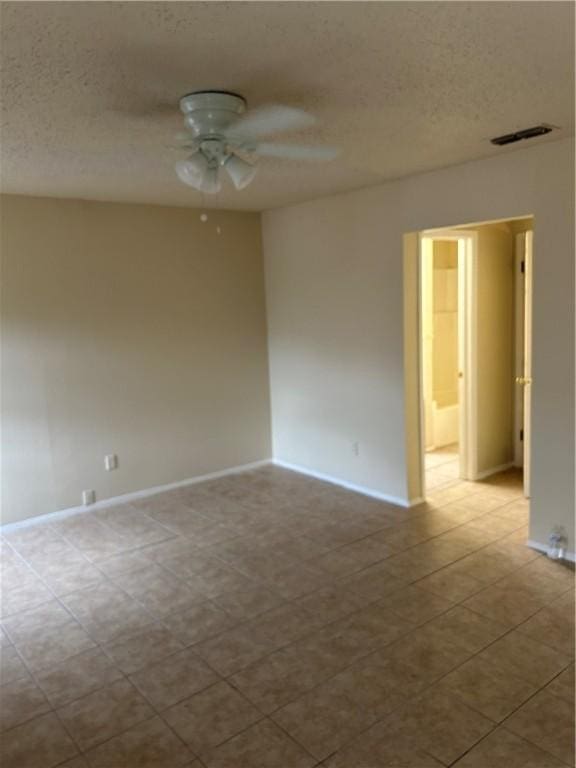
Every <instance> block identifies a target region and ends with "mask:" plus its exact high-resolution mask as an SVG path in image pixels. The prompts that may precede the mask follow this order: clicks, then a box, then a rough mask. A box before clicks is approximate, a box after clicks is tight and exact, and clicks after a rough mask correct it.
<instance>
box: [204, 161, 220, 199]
mask: <svg viewBox="0 0 576 768" xmlns="http://www.w3.org/2000/svg"><path fill="white" fill-rule="evenodd" d="M221 187H222V185H221V183H220V179H219V178H218V166H217V165H209V166H208V167H207V168H206V170H205V171H204V176H203V178H202V183H201V185H200V187H199V189H200V191H201V192H204V193H205V194H207V195H215V194H216V193H217V192H220V189H221Z"/></svg>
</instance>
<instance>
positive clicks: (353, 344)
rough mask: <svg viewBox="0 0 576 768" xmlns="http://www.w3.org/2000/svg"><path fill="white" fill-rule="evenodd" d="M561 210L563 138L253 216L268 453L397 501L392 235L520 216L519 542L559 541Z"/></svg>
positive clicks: (568, 262)
mask: <svg viewBox="0 0 576 768" xmlns="http://www.w3.org/2000/svg"><path fill="white" fill-rule="evenodd" d="M573 206H574V187H573V154H572V140H571V139H570V140H566V141H559V142H554V143H549V144H543V145H537V144H536V145H535V146H533V147H528V148H526V149H519V150H515V151H509V150H506V149H504V150H503V152H502V154H501V155H500V156H496V157H493V158H490V159H487V160H480V161H476V162H472V163H467V164H465V165H460V166H455V167H452V168H448V169H445V170H440V171H434V172H431V173H427V174H423V175H419V176H414V177H411V178H407V179H404V180H400V181H396V182H390V183H387V184H382V185H381V186H378V187H373V188H369V189H364V190H359V191H356V192H351V193H347V194H340V195H336V196H333V197H328V198H322V199H320V200H316V201H313V202H310V203H306V204H303V205H298V206H293V207H290V208H284V209H281V210H275V211H270V212H267V213H265V214H264V216H263V240H264V252H265V259H266V281H267V282H266V284H267V306H268V321H269V354H270V377H271V398H272V425H273V449H274V455H275V456H276V457H277V458H279V459H281V460H284V461H286V462H289V463H292V464H297V465H301V466H303V467H305V468H307V469H309V470H312V471H316V472H322V473H325V474H328V475H332V476H334V477H336V478H340V479H341V480H344V481H347V482H350V483H355V484H358V485H362V486H365V487H368V488H371V489H373V490H375V491H379V492H381V493H382V494H387V495H389V496H391V497H396V498H400V499H404V500H407V499H408V498H409V495H410V494H409V491H408V488H409V486H411V485H412V477H411V476H410V475H409V473H408V462H407V458H406V457H407V455H408V456H411V457H412V459H411V463H413V461H414V457H415V455H416V454H415V452H414V440H415V436H414V434H413V433H414V429H415V419H414V418H413V409H415V408H416V407H417V397H416V396H415V392H416V389H415V387H414V386H413V384H414V383H413V381H410V380H409V377H406V376H405V361H404V355H405V353H406V362H407V366H408V367H407V368H406V371H407V370H408V368H409V367H411V366H412V362H413V357H414V355H413V351H414V350H413V349H412V350H410V349H409V348H408V347H409V345H408V346H407V347H406V349H405V347H404V338H403V309H404V305H403V301H404V297H403V267H404V268H405V269H406V274H407V275H408V276H413V268H412V266H411V265H410V264H409V263H406V264H403V235H404V234H405V233H412V232H416V231H419V230H422V229H432V228H437V227H451V226H456V225H459V224H472V223H476V222H482V221H491V220H496V219H508V218H515V217H520V216H528V215H534V217H535V221H534V253H535V256H534V282H535V285H534V339H533V343H534V370H533V374H534V376H533V378H534V385H533V409H534V411H533V418H532V424H533V435H534V437H533V454H532V456H533V476H532V500H531V501H532V522H531V538H533V539H535V540H537V541H541V542H544V541H546V539H547V535H548V532H549V530H550V528H551V527H552V525H554V524H556V523H558V524H562V525H564V526H565V527H566V528H567V529H568V530H569V531H570V536H571V545H570V548H571V549H573V548H574V546H573V531H574V522H573V513H574V435H573V431H574V429H573V428H574V402H573V377H574V233H573V218H572V217H573ZM406 243H407V244H409V245H412V246H413V245H414V238H413V237H412V238H411V239H406ZM412 250H413V251H414V250H415V249H414V248H412ZM407 308H408V309H410V307H408V306H407ZM414 332H415V326H413V327H411V328H410V329H409V333H410V334H411V336H410V338H407V342H409V341H411V340H412V341H413V339H411V337H412V336H413V334H414ZM405 385H406V386H407V389H406V390H405ZM406 397H408V398H409V402H408V407H409V409H410V415H409V416H406V414H405V405H406V402H405V398H406ZM405 416H406V418H405ZM406 427H408V429H409V433H408V434H407V431H406ZM355 441H358V443H359V447H360V455H359V456H357V457H356V456H355V455H354V454H353V451H352V447H351V445H352V443H353V442H355Z"/></svg>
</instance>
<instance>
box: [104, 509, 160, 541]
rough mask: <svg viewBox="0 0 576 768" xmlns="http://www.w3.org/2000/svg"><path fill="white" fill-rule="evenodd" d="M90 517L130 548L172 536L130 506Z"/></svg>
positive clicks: (108, 510)
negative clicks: (126, 543) (130, 546)
mask: <svg viewBox="0 0 576 768" xmlns="http://www.w3.org/2000/svg"><path fill="white" fill-rule="evenodd" d="M92 515H93V517H94V518H95V519H96V520H98V522H100V523H103V524H104V525H105V526H106V527H107V528H109V529H110V530H111V531H112V532H113V533H115V534H116V536H117V537H118V538H121V539H123V540H124V541H128V542H129V543H130V545H132V546H139V547H142V546H145V545H146V544H155V543H157V542H159V541H164V540H166V539H170V538H172V537H173V536H174V533H173V531H169V530H168V529H167V528H165V527H164V526H162V525H160V524H159V523H158V522H156V521H155V520H153V519H152V518H150V517H147V516H146V515H143V514H142V513H141V512H139V511H138V510H137V509H135V508H134V507H132V506H131V505H130V504H119V505H118V506H116V507H108V508H107V509H100V510H98V511H97V512H93V513H92Z"/></svg>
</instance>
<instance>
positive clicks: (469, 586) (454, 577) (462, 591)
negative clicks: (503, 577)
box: [415, 566, 484, 603]
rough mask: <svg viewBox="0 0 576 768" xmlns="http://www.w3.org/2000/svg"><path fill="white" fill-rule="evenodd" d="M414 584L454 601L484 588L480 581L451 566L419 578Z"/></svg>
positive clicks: (464, 598)
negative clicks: (452, 568)
mask: <svg viewBox="0 0 576 768" xmlns="http://www.w3.org/2000/svg"><path fill="white" fill-rule="evenodd" d="M415 586H417V587H418V588H419V589H424V590H426V592H431V593H432V594H434V595H438V596H439V597H443V598H444V599H446V600H452V601H453V602H455V603H459V602H461V601H462V600H466V598H468V597H471V596H472V595H474V594H476V593H477V592H480V591H482V590H483V589H484V584H482V582H480V581H478V580H477V579H474V578H472V577H471V576H467V575H466V574H465V573H459V572H458V571H454V570H451V566H447V567H446V568H442V570H440V571H436V572H435V573H432V574H430V576H426V577H425V578H423V579H420V581H417V582H416V585H415Z"/></svg>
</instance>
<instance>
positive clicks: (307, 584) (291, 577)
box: [262, 564, 331, 600]
mask: <svg viewBox="0 0 576 768" xmlns="http://www.w3.org/2000/svg"><path fill="white" fill-rule="evenodd" d="M262 581H263V583H264V584H266V585H267V586H268V587H269V588H270V589H271V590H272V591H273V592H276V593H277V594H279V595H280V596H281V597H283V598H285V599H286V600H294V599H295V598H297V597H301V596H302V595H306V594H309V593H310V592H315V591H316V590H317V589H321V588H322V587H324V586H326V585H327V584H328V583H330V581H331V579H330V577H329V576H328V575H327V574H325V573H323V572H322V571H320V570H319V569H318V568H312V566H310V565H308V564H306V565H304V564H301V565H299V566H298V567H297V568H295V567H294V565H293V564H290V565H289V566H287V567H286V568H283V569H281V570H279V571H277V572H275V573H273V574H270V575H268V576H266V578H265V579H262Z"/></svg>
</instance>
